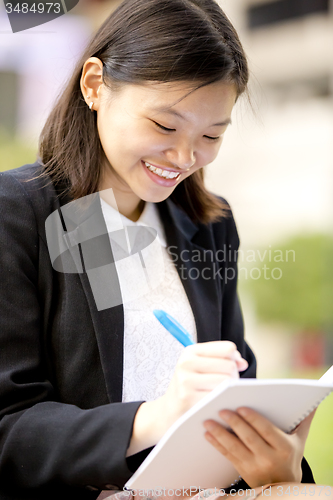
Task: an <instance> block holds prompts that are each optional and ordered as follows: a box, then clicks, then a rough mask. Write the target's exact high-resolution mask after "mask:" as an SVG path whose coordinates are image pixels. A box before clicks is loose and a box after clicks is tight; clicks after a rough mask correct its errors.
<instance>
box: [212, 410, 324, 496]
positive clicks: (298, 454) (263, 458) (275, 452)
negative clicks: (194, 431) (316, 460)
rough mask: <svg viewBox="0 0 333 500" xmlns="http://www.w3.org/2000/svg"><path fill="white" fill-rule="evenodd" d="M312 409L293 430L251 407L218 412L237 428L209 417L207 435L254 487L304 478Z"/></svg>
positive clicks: (298, 480)
mask: <svg viewBox="0 0 333 500" xmlns="http://www.w3.org/2000/svg"><path fill="white" fill-rule="evenodd" d="M314 414H315V411H313V412H312V413H311V414H310V415H308V417H307V418H305V419H304V420H303V421H302V422H301V423H300V424H299V425H298V426H297V427H296V429H294V431H293V432H292V433H291V434H286V433H285V432H283V431H281V430H280V429H279V428H277V427H276V426H275V425H273V424H272V423H271V422H270V421H269V420H267V419H266V418H265V417H263V416H262V415H260V414H259V413H257V412H255V411H254V410H251V409H250V408H238V410H237V412H232V411H229V410H223V411H221V412H220V413H219V415H220V417H221V418H222V420H224V421H225V422H226V423H227V424H228V425H229V426H230V427H231V429H232V431H233V432H234V434H233V433H231V432H229V431H228V430H227V429H226V428H225V427H223V426H222V425H220V424H218V423H217V422H215V421H214V420H206V421H205V422H204V427H205V429H206V430H207V431H208V432H206V433H205V437H206V439H207V440H208V441H209V442H210V443H211V444H212V445H213V446H214V447H215V448H216V449H217V450H218V451H219V452H220V453H222V455H224V456H225V457H226V458H227V459H228V460H230V462H232V463H233V465H234V466H235V467H236V469H237V471H238V472H239V474H240V475H241V476H242V478H243V479H244V480H245V481H246V482H247V483H248V485H249V486H250V487H251V488H255V487H256V486H263V485H265V484H268V483H271V484H274V483H278V482H284V481H288V482H291V481H296V482H301V479H302V469H301V461H302V457H303V454H304V447H305V441H306V438H307V436H308V433H309V429H310V424H311V421H312V419H313V417H314Z"/></svg>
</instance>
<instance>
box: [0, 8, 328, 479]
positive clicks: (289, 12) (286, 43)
mask: <svg viewBox="0 0 333 500" xmlns="http://www.w3.org/2000/svg"><path fill="white" fill-rule="evenodd" d="M165 1H167V0H165ZM119 3H120V2H119V1H115V0H99V1H98V0H81V1H80V2H79V4H78V5H77V6H76V7H75V8H74V9H73V10H72V11H71V12H70V13H69V14H67V15H65V16H62V17H60V18H58V19H56V20H54V21H52V22H50V23H48V24H45V25H42V26H39V27H36V28H32V29H30V30H26V31H23V32H20V33H15V34H13V33H12V31H11V29H10V24H9V21H8V18H7V15H6V12H5V10H4V3H3V2H1V0H0V170H7V169H12V168H16V167H19V166H21V165H23V164H24V163H29V162H33V161H35V158H36V148H37V141H38V136H39V133H40V131H41V128H42V126H43V123H44V121H45V119H46V118H47V116H48V113H49V111H50V109H51V107H52V103H53V102H54V100H55V98H56V96H57V95H58V93H59V92H60V90H61V88H62V86H63V84H64V83H65V82H66V80H67V78H68V77H69V75H70V74H71V70H72V68H73V66H74V64H75V61H76V59H77V58H78V56H79V54H80V53H81V52H82V50H83V48H84V47H85V44H86V43H87V41H88V39H89V38H90V36H91V34H92V33H93V32H94V30H95V29H96V28H97V27H98V26H99V25H100V24H101V22H102V21H103V20H104V19H105V18H106V17H107V16H108V15H109V14H110V12H111V10H112V9H114V8H115V7H116V6H117V5H118V4H119ZM219 3H220V4H221V6H222V8H223V9H224V10H225V12H226V13H227V14H228V16H229V17H230V19H231V21H232V22H233V23H234V25H235V27H236V29H237V30H238V32H239V35H240V38H241V41H242V43H243V45H244V48H245V50H246V53H247V55H248V59H249V64H250V69H251V83H250V101H249V100H248V99H247V98H246V97H243V98H241V99H240V101H239V102H238V104H237V106H236V109H235V111H234V117H233V125H232V126H231V127H230V129H229V130H228V132H227V134H226V137H225V143H224V145H223V147H222V149H221V152H220V154H219V156H218V158H217V160H216V161H215V162H214V163H213V164H212V165H210V166H209V167H207V169H206V179H207V185H208V187H209V188H210V189H211V190H212V191H213V192H216V193H218V194H220V195H222V196H224V197H225V198H226V199H227V200H228V201H229V203H230V204H231V207H232V209H233V212H234V216H235V219H236V223H237V226H238V230H239V233H240V238H241V247H240V253H239V276H240V286H239V293H240V296H241V302H242V306H243V312H244V316H245V324H246V336H247V339H248V342H249V344H250V345H251V347H252V348H253V350H254V351H255V353H256V355H257V359H258V376H259V377H266V378H267V377H272V378H275V377H288V378H289V377H295V378H299V377H303V378H319V377H320V376H321V375H322V374H323V373H324V371H325V370H326V369H327V368H328V367H329V366H330V365H331V364H333V307H332V305H333V264H332V260H333V1H332V0H219ZM332 416H333V396H332V395H331V396H330V397H328V398H327V399H326V400H325V401H324V402H323V403H322V404H321V405H320V407H319V409H318V411H317V414H316V417H315V420H314V422H313V424H312V427H311V432H310V436H309V439H308V442H307V448H306V457H307V458H308V460H309V462H310V464H311V466H312V468H313V471H314V474H315V478H316V481H317V482H318V483H325V484H329V485H333V417H332Z"/></svg>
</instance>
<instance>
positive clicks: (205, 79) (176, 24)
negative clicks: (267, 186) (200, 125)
mask: <svg viewBox="0 0 333 500" xmlns="http://www.w3.org/2000/svg"><path fill="white" fill-rule="evenodd" d="M90 57H98V58H99V59H100V60H101V61H102V63H103V82H104V83H105V85H108V86H109V87H111V88H112V86H114V85H116V86H117V85H122V84H126V83H129V84H140V83H144V82H147V81H155V82H188V83H189V87H190V88H192V89H195V88H199V87H201V86H204V85H208V84H210V83H214V82H217V81H224V82H228V83H229V82H230V83H233V84H234V85H235V87H236V90H237V96H239V95H240V94H241V93H242V92H244V91H245V90H246V88H247V82H248V67H247V61H246V57H245V54H244V51H243V48H242V45H241V43H240V41H239V38H238V35H237V33H236V31H235V29H234V28H233V26H232V24H231V23H230V21H229V20H228V18H227V16H226V15H225V14H224V12H223V11H222V10H221V8H220V7H219V5H218V4H217V3H216V2H215V1H214V0H125V1H124V2H122V3H121V4H120V6H119V7H118V8H117V9H116V10H115V11H114V12H113V13H112V14H111V15H110V16H109V17H108V19H107V20H106V21H105V22H104V24H103V25H102V26H101V27H100V29H99V30H98V32H97V33H96V35H95V36H94V37H93V39H92V41H91V42H90V44H89V46H88V47H87V49H86V50H85V52H84V54H83V56H82V58H81V60H80V61H79V62H78V64H77V66H76V68H75V71H74V74H73V76H72V78H71V79H70V81H69V82H68V84H67V86H66V88H65V89H64V91H63V93H62V94H61V95H60V97H59V99H58V101H57V103H56V105H55V107H54V109H53V110H52V112H51V114H50V116H49V117H48V119H47V121H46V124H45V126H44V128H43V130H42V133H41V137H40V147H39V155H40V159H41V161H42V163H43V164H44V171H45V173H47V174H49V175H50V176H51V178H52V179H53V181H54V182H59V181H62V182H64V181H65V182H66V185H67V186H68V190H69V193H70V195H71V197H72V198H73V199H78V198H81V197H83V196H86V195H88V194H91V193H94V192H96V191H98V185H99V180H100V175H101V165H102V164H103V163H104V161H105V154H104V151H103V149H102V146H101V143H100V140H99V135H98V130H97V125H96V120H97V114H96V112H93V113H91V112H90V110H89V108H88V106H87V105H86V103H85V101H84V99H83V96H82V93H81V88H80V79H81V74H82V68H83V65H84V63H85V61H86V60H87V59H89V58H90ZM171 198H172V199H173V201H174V202H175V203H176V204H177V205H180V206H181V207H182V208H183V209H184V210H185V212H186V213H187V214H188V215H189V216H190V218H191V219H192V220H193V221H195V222H201V223H208V222H211V221H213V220H217V219H218V218H221V216H223V215H225V213H226V211H227V207H226V205H225V204H223V203H222V202H221V201H220V200H219V199H218V198H217V197H216V196H214V195H213V194H211V193H209V191H207V190H206V188H205V186H204V172H203V169H199V170H197V171H196V172H195V173H194V174H192V175H191V176H190V177H188V178H186V179H185V180H184V181H183V182H181V183H180V184H179V185H178V186H177V187H176V188H175V190H174V192H173V193H172V195H171Z"/></svg>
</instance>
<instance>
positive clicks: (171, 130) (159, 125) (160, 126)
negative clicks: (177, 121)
mask: <svg viewBox="0 0 333 500" xmlns="http://www.w3.org/2000/svg"><path fill="white" fill-rule="evenodd" d="M154 123H155V125H157V126H158V127H159V128H161V129H162V130H166V131H167V132H175V130H176V129H174V128H167V127H163V125H161V124H160V123H157V122H155V121H154Z"/></svg>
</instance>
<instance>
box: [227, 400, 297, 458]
mask: <svg viewBox="0 0 333 500" xmlns="http://www.w3.org/2000/svg"><path fill="white" fill-rule="evenodd" d="M229 413H233V412H229ZM234 415H235V417H232V420H233V426H232V425H231V424H230V419H229V422H228V424H229V425H230V426H231V427H232V429H233V430H234V431H235V432H236V434H237V435H239V436H240V438H241V439H242V440H245V442H247V443H249V444H251V449H253V450H254V451H259V448H258V446H259V441H258V440H254V441H253V442H252V440H251V437H252V435H251V432H250V431H251V429H252V430H253V432H254V433H255V434H256V435H258V436H260V437H261V443H267V444H268V445H269V446H271V447H272V448H274V449H276V450H280V449H282V448H284V447H285V446H286V444H287V441H288V439H287V435H286V434H285V433H284V432H283V431H282V430H281V429H279V428H278V427H276V426H275V425H274V424H272V422H270V421H269V420H268V419H267V418H265V417H263V416H262V415H260V413H257V412H256V411H254V410H252V409H251V408H245V407H242V408H238V409H237V413H234ZM220 416H221V418H222V419H223V420H224V419H225V418H226V415H225V413H224V411H222V412H220ZM237 416H238V418H237ZM227 418H228V417H227ZM242 421H243V422H244V423H246V424H248V426H249V427H247V426H245V425H242Z"/></svg>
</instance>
